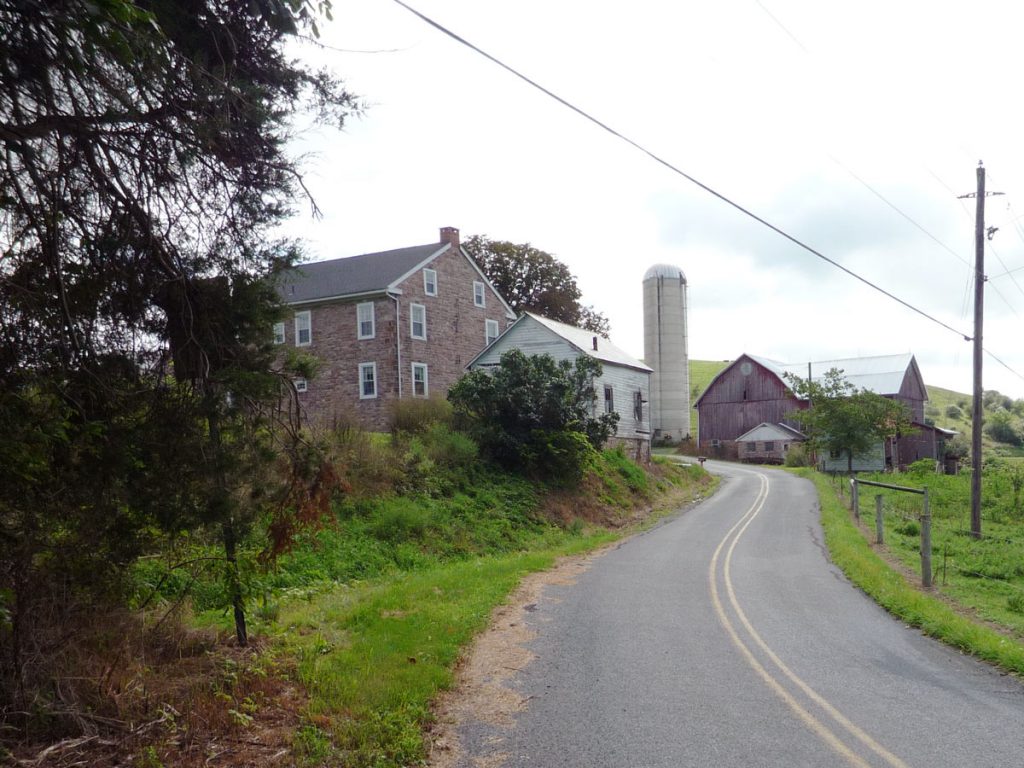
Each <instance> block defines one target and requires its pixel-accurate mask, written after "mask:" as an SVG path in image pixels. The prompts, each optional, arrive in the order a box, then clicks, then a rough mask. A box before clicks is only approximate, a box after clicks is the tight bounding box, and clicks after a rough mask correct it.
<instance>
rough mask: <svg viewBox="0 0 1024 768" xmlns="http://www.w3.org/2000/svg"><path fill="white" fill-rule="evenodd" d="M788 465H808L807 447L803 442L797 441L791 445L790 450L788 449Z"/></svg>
mask: <svg viewBox="0 0 1024 768" xmlns="http://www.w3.org/2000/svg"><path fill="white" fill-rule="evenodd" d="M786 466H787V467H806V466H807V448H805V447H804V446H803V444H801V443H795V444H793V445H791V446H789V450H788V451H786Z"/></svg>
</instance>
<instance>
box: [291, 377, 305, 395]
mask: <svg viewBox="0 0 1024 768" xmlns="http://www.w3.org/2000/svg"><path fill="white" fill-rule="evenodd" d="M292 383H293V384H294V385H295V391H296V392H308V391H309V382H308V381H306V380H305V379H293V380H292Z"/></svg>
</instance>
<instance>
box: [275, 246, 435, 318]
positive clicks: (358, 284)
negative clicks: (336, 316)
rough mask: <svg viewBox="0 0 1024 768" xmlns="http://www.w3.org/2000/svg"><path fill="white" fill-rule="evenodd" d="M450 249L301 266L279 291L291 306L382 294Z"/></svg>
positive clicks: (387, 253)
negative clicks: (374, 293) (432, 257)
mask: <svg viewBox="0 0 1024 768" xmlns="http://www.w3.org/2000/svg"><path fill="white" fill-rule="evenodd" d="M448 247H449V246H447V245H445V244H443V243H430V244H429V245H414V246H412V247H409V248H397V249H395V250H393V251H381V252H379V253H365V254H363V255H361V256H349V257H348V258H344V259H331V260H330V261H316V262H311V263H309V264H300V265H299V266H297V267H296V268H295V269H294V270H292V271H290V272H288V273H286V274H285V275H284V276H283V277H282V280H281V283H280V287H279V288H278V291H279V293H280V295H281V298H282V299H283V300H284V301H285V302H287V303H289V304H297V303H300V302H307V301H317V300H320V299H333V298H341V297H344V296H352V295H356V294H363V293H373V292H377V291H383V290H386V289H387V287H388V286H389V285H391V284H392V283H393V282H395V280H397V279H398V278H400V277H402V276H403V275H404V274H406V273H407V272H409V270H411V269H413V268H415V267H416V266H417V265H418V264H422V263H423V262H424V261H427V260H428V259H429V258H430V257H431V256H434V255H436V254H438V253H440V252H441V251H443V250H445V249H447V248H448Z"/></svg>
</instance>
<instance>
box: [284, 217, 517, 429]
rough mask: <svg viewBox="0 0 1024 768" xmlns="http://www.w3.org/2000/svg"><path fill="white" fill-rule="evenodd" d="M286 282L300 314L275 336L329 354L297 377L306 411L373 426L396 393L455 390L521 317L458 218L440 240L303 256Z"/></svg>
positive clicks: (317, 417)
mask: <svg viewBox="0 0 1024 768" xmlns="http://www.w3.org/2000/svg"><path fill="white" fill-rule="evenodd" d="M278 290H279V292H280V295H281V297H282V299H283V300H284V302H285V303H286V304H287V305H288V307H289V309H290V310H291V312H292V316H291V317H290V318H289V319H288V321H286V322H280V323H277V325H275V326H274V341H275V342H276V343H278V344H281V345H294V346H295V347H297V348H299V349H303V350H305V351H307V352H310V353H312V354H313V355H315V356H316V357H318V358H319V359H320V361H321V367H320V369H319V371H318V373H317V375H316V377H315V378H314V379H311V380H309V381H306V380H304V379H301V380H298V381H296V382H295V387H296V390H297V391H298V393H299V394H298V397H299V403H300V406H301V407H302V409H303V411H304V413H305V416H306V417H307V418H308V419H310V420H311V421H313V422H320V423H330V422H331V421H333V420H339V421H350V422H355V423H356V424H358V425H360V426H362V427H364V428H365V429H371V430H383V429H386V428H387V421H388V407H389V404H390V403H392V402H393V401H395V400H396V399H398V398H403V397H423V398H425V397H429V396H431V395H439V396H441V397H444V396H445V395H447V393H448V388H449V387H451V385H452V384H454V383H455V381H457V380H458V378H459V377H460V376H462V374H463V373H464V372H465V369H466V364H467V363H468V362H469V361H470V360H471V359H472V358H473V357H474V356H475V355H476V354H477V353H478V352H480V350H481V349H483V348H484V347H486V346H487V345H488V344H490V343H491V342H492V341H494V340H495V339H497V338H498V336H499V335H500V334H501V332H502V331H503V330H505V328H506V327H508V325H509V324H511V323H512V322H513V321H514V320H515V313H514V312H513V311H512V309H511V307H509V305H508V303H507V302H506V301H505V300H504V299H503V298H502V297H501V296H500V295H499V294H498V292H497V291H496V290H495V289H494V286H493V285H491V283H490V281H489V280H488V279H487V278H486V277H485V276H484V274H483V272H482V271H481V270H480V268H479V267H478V266H477V264H476V262H474V261H473V259H472V258H471V257H470V256H469V254H468V253H466V251H465V250H463V248H462V247H461V246H460V245H459V231H458V230H457V229H455V228H454V227H444V228H442V229H441V238H440V242H435V243H430V244H427V245H417V246H412V247H409V248H398V249H396V250H391V251H382V252H380V253H368V254H363V255H361V256H352V257H349V258H343V259H332V260H330V261H321V262H315V263H310V264H302V265H300V266H299V267H297V268H296V269H295V270H293V271H292V272H291V273H289V274H288V275H286V276H285V278H284V279H283V280H282V282H281V284H280V286H279V288H278Z"/></svg>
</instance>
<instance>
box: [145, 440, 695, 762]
mask: <svg viewBox="0 0 1024 768" xmlns="http://www.w3.org/2000/svg"><path fill="white" fill-rule="evenodd" d="M421 480H422V482H420V483H418V484H417V486H416V487H417V489H416V490H413V491H411V492H406V493H403V494H398V493H385V494H381V495H374V496H360V495H358V494H357V495H354V496H352V497H350V498H347V499H346V500H345V501H343V502H342V503H341V504H339V505H338V507H337V524H336V525H333V526H331V527H329V528H327V529H325V530H322V531H320V532H319V533H316V534H311V535H308V536H305V537H303V538H302V539H301V541H300V542H299V545H298V546H297V547H296V549H295V550H293V551H292V552H290V553H289V554H287V555H286V556H284V557H282V558H281V559H280V560H279V561H278V564H277V568H276V569H275V571H274V572H273V573H270V574H265V575H259V574H253V575H252V577H251V578H252V579H253V581H252V582H251V590H252V593H253V595H254V597H255V596H257V595H258V594H262V599H260V600H259V601H258V602H257V604H256V605H254V606H253V608H254V610H252V611H251V612H250V613H251V618H252V625H253V628H254V630H255V634H263V635H266V636H269V637H270V638H271V639H272V641H273V642H272V647H273V650H272V651H271V653H273V654H274V655H275V656H277V657H279V658H280V659H281V660H282V661H283V662H284V666H285V667H288V666H292V667H294V669H295V670H296V677H297V679H298V681H299V682H300V683H301V685H302V687H303V689H304V690H305V691H306V693H307V695H308V703H307V705H306V709H305V712H304V722H303V724H302V725H301V727H300V728H298V729H297V730H296V732H295V733H294V736H293V741H292V746H293V752H294V756H295V758H296V760H297V762H298V764H299V765H302V766H309V767H310V768H312V766H318V767H319V766H346V768H348V767H353V768H361V767H363V766H365V767H367V768H369V767H370V766H373V767H374V768H397V766H405V765H413V764H420V763H421V762H422V761H423V759H424V756H425V751H424V742H423V729H424V728H425V727H426V726H427V725H429V723H430V719H431V713H430V712H431V711H430V705H431V701H432V700H433V699H434V697H435V696H436V695H437V694H438V692H440V691H442V690H444V689H445V688H447V687H448V686H450V685H451V683H452V679H453V678H452V674H453V668H454V665H455V663H456V661H457V659H458V656H459V653H460V652H461V650H462V649H463V648H464V647H465V646H466V645H467V644H468V643H469V642H470V641H471V640H472V639H473V637H474V636H475V635H476V634H477V633H478V632H480V631H481V630H482V629H483V628H484V627H485V626H486V625H487V623H488V621H489V618H490V615H491V612H492V611H493V609H494V608H495V607H496V606H497V605H499V604H501V603H502V602H503V601H504V600H505V599H506V598H507V596H508V594H509V593H510V592H511V591H512V590H513V589H514V588H515V586H516V585H517V584H518V583H519V581H520V580H521V578H522V577H523V576H524V575H525V574H527V573H529V572H532V571H536V570H540V569H544V568H547V567H549V566H550V565H551V564H552V563H553V562H554V560H555V559H556V558H557V557H558V556H561V555H566V554H574V553H579V552H584V551H588V550H590V549H593V548H594V547H597V546H599V545H601V544H603V543H606V542H608V541H611V540H613V539H614V538H616V537H618V536H621V535H622V531H619V532H613V531H611V530H608V529H605V528H602V527H600V526H598V525H595V524H594V523H593V522H584V521H583V520H581V519H579V518H575V519H570V520H563V521H562V523H561V524H555V523H554V522H552V521H550V520H548V519H547V518H546V517H545V515H544V514H543V509H544V504H545V501H546V499H545V488H544V487H543V486H539V485H537V484H535V483H532V482H529V481H527V480H525V479H523V478H519V477H516V476H513V475H508V474H505V473H502V472H500V471H498V470H496V469H495V468H493V467H488V466H486V465H483V464H482V463H480V462H475V461H474V462H473V463H472V465H471V468H469V469H467V468H466V467H463V468H457V467H456V468H448V469H447V470H445V469H442V468H438V467H434V468H432V470H431V472H430V473H429V477H426V478H421ZM714 483H715V481H714V479H712V478H711V477H710V476H709V475H708V474H707V473H705V472H704V471H703V470H702V469H701V468H700V467H695V466H694V467H681V466H678V465H677V464H675V463H674V462H670V461H666V460H664V459H655V464H654V466H653V468H652V471H651V472H646V471H644V470H643V469H642V468H640V467H639V466H637V465H636V464H635V463H634V462H632V461H630V460H629V459H628V458H627V457H626V456H625V455H624V454H623V453H622V452H621V451H618V450H606V451H602V452H601V453H600V454H599V456H598V458H597V460H596V467H595V471H594V472H593V473H592V474H591V475H590V476H589V477H588V478H587V480H586V481H585V482H584V484H583V486H582V487H581V490H580V491H579V492H578V493H577V494H576V495H572V494H570V495H568V496H567V495H566V494H567V493H568V491H567V490H566V489H565V488H559V489H558V491H557V494H556V495H557V497H558V500H559V502H560V503H561V504H562V506H563V507H566V506H567V507H568V508H570V509H572V510H577V509H578V508H581V507H583V506H587V507H588V508H589V509H590V510H592V511H593V510H594V509H595V505H596V504H597V503H598V501H600V502H603V505H604V506H603V507H601V509H603V510H604V512H603V514H604V516H605V518H604V519H607V520H608V522H609V523H611V524H614V525H619V524H621V523H623V522H626V521H628V520H631V519H633V517H634V515H635V514H636V511H637V509H638V508H641V509H644V508H647V509H649V508H651V507H658V506H659V504H660V505H661V506H662V507H665V509H663V510H662V512H665V511H669V510H670V509H675V508H678V506H679V504H682V503H685V501H687V500H688V499H692V498H695V497H697V496H703V495H706V494H707V493H709V492H710V490H711V489H713V488H714ZM667 499H671V500H672V501H673V506H670V507H669V506H667V505H666V501H665V500H667ZM656 517H657V514H655V515H652V516H651V517H649V518H648V520H647V522H648V523H649V522H651V521H652V520H653V519H654V518H656ZM625 530H628V529H625ZM156 575H157V574H156V573H155V572H154V573H152V574H149V578H150V579H152V578H155V577H156ZM209 581H211V584H212V585H213V586H211V589H214V588H215V586H216V581H215V580H209ZM199 593H202V590H199ZM197 623H202V624H206V625H208V626H216V627H219V628H221V629H223V630H225V631H226V630H228V629H229V628H230V616H229V615H227V614H226V613H225V612H224V611H222V610H212V609H211V610H207V611H205V612H203V613H201V614H200V615H199V616H198V617H197ZM289 660H290V661H291V662H292V663H291V664H289V663H288V662H289Z"/></svg>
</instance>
